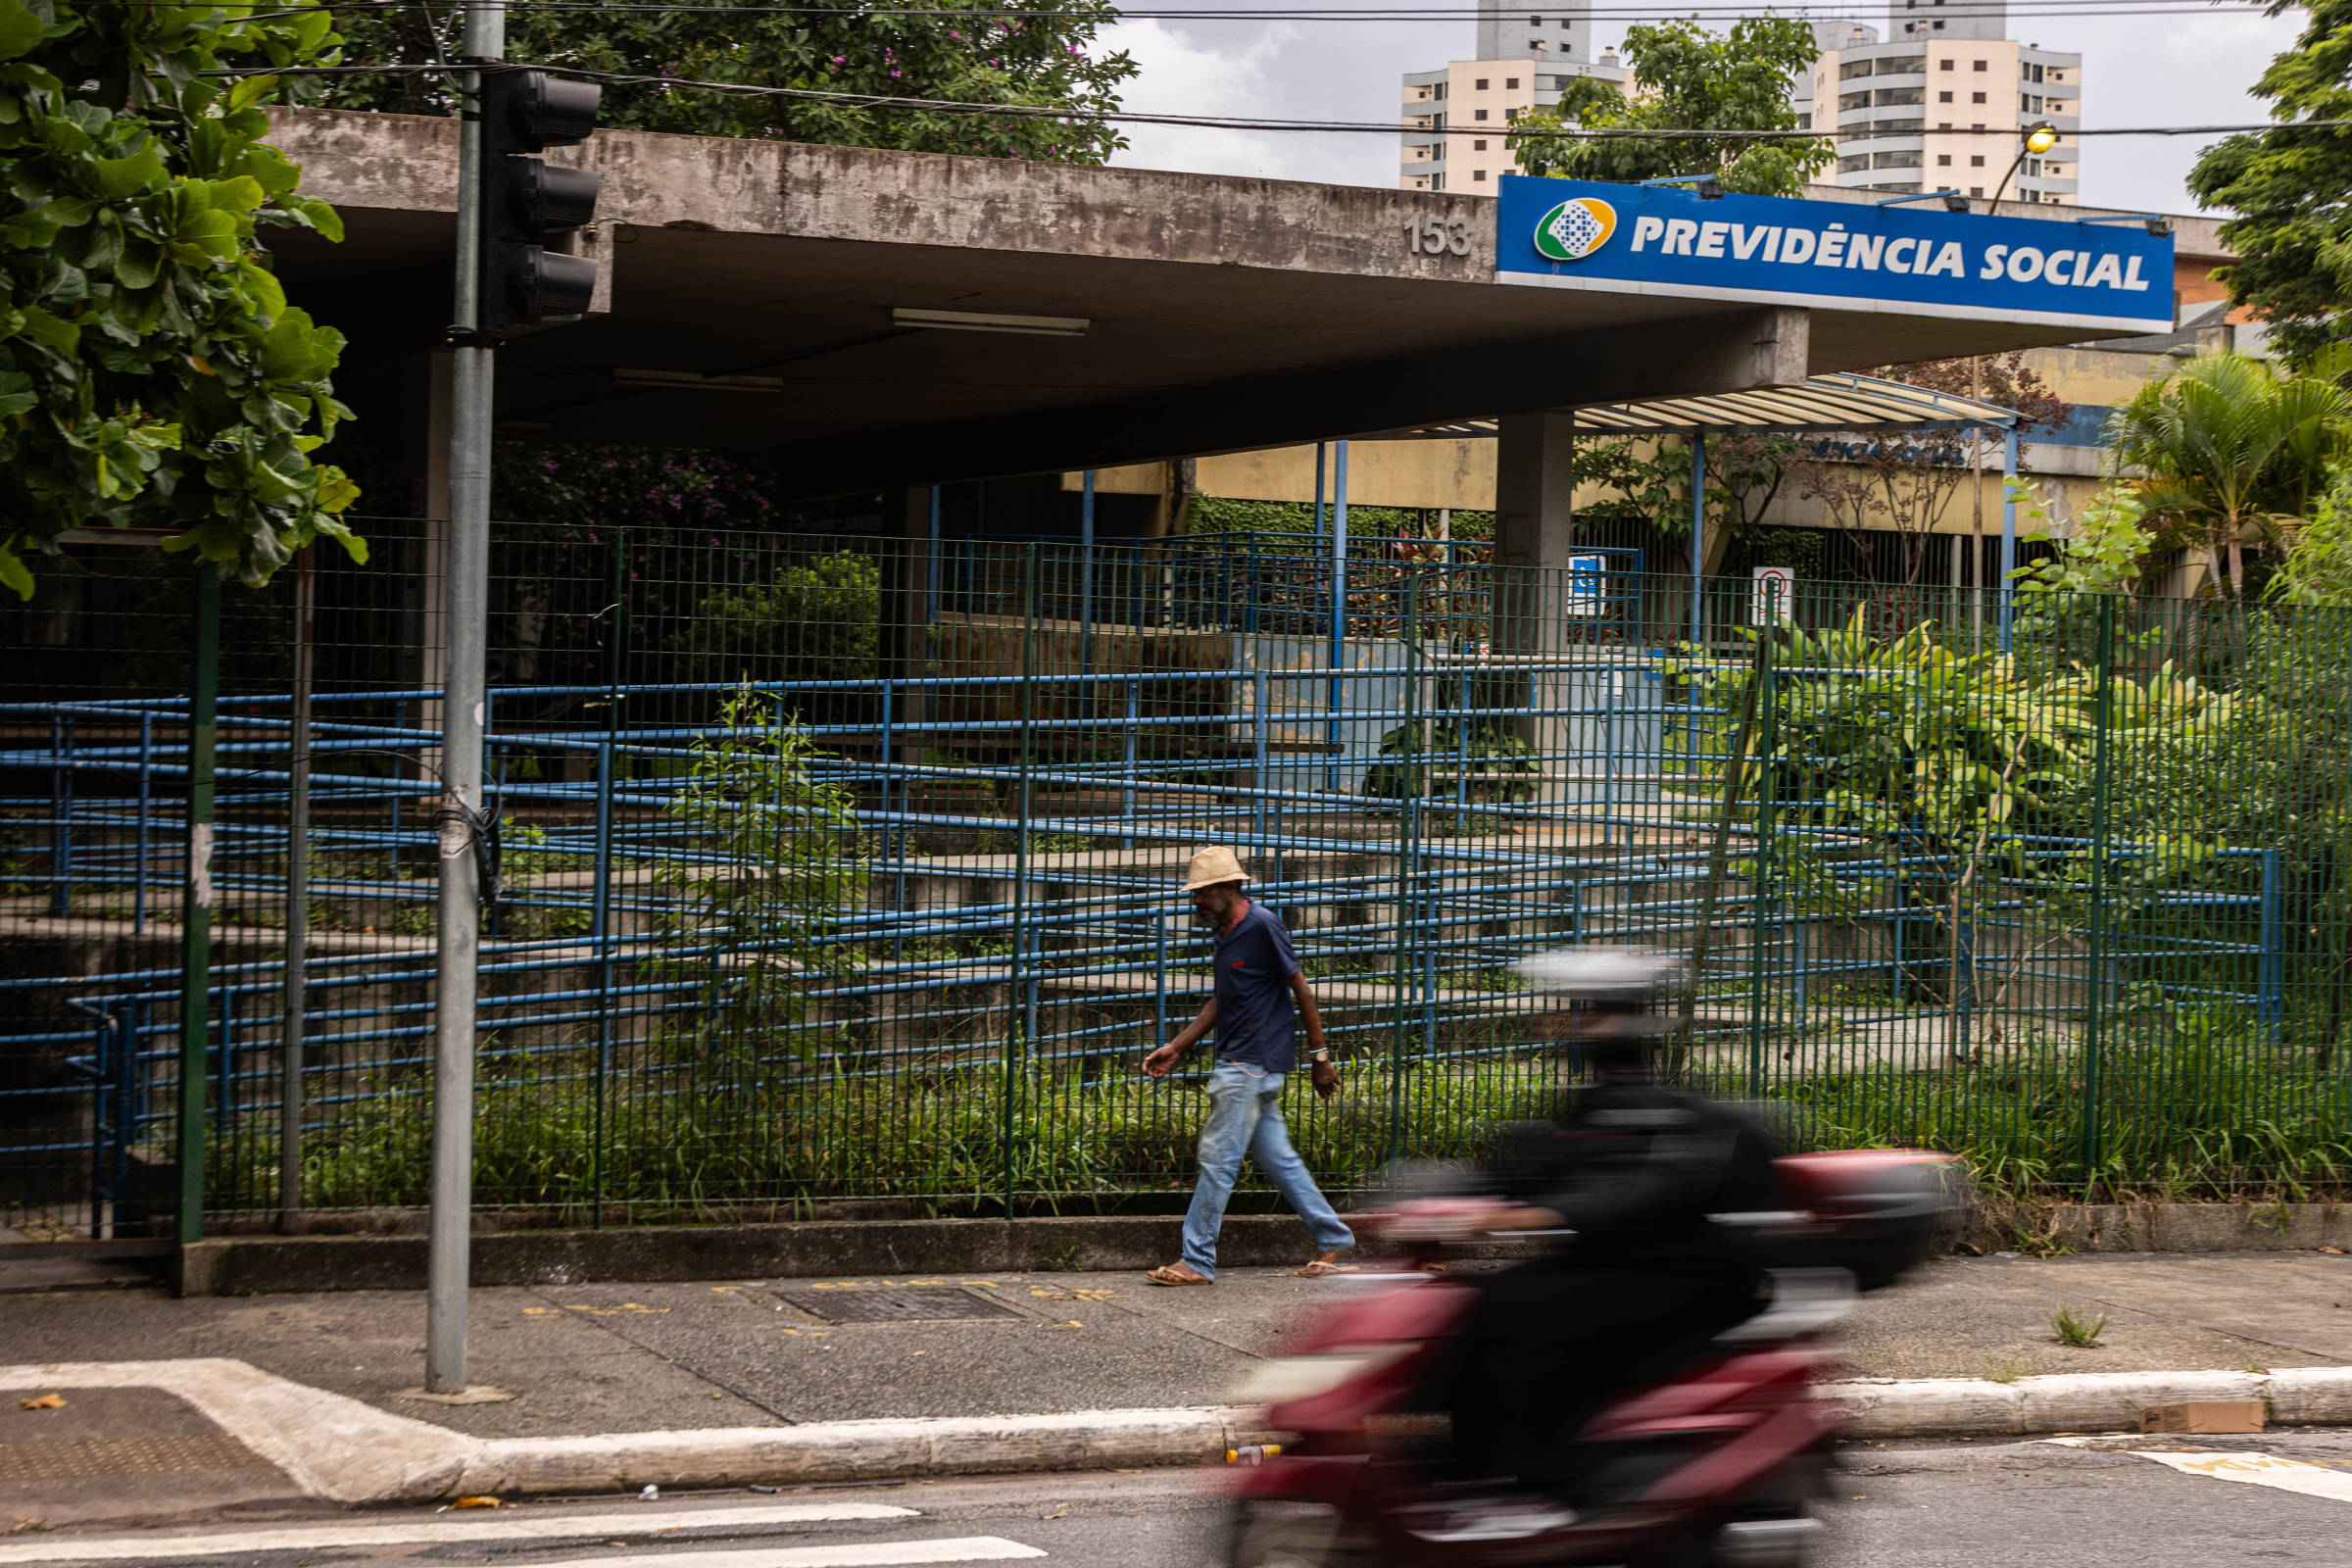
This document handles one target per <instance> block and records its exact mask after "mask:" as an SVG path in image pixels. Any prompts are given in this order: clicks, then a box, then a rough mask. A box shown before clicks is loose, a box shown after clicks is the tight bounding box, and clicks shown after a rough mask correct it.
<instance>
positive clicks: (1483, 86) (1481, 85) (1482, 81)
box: [1472, 61, 1985, 92]
mask: <svg viewBox="0 0 2352 1568" xmlns="http://www.w3.org/2000/svg"><path fill="white" fill-rule="evenodd" d="M1977 69H1978V70H1979V71H1983V70H1984V69H1985V64H1984V62H1983V61H1979V62H1978V63H1977ZM1472 85H1473V86H1475V87H1477V88H1478V90H1479V91H1480V92H1485V91H1486V90H1487V78H1486V77H1484V76H1481V77H1479V78H1478V80H1477V81H1476V82H1474V83H1472Z"/></svg>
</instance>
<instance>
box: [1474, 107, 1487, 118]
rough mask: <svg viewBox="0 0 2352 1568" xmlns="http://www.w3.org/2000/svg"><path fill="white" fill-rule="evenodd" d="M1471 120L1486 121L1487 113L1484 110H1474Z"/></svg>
mask: <svg viewBox="0 0 2352 1568" xmlns="http://www.w3.org/2000/svg"><path fill="white" fill-rule="evenodd" d="M1470 118H1471V119H1472V120H1484V119H1486V118H1487V112H1486V111H1485V110H1484V109H1473V110H1471V111H1470Z"/></svg>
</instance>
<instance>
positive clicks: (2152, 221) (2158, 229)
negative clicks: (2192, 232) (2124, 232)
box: [2075, 213, 2173, 239]
mask: <svg viewBox="0 0 2352 1568" xmlns="http://www.w3.org/2000/svg"><path fill="white" fill-rule="evenodd" d="M2075 221H2076V222H2078V223H2137V224H2139V225H2141V226H2142V227H2144V228H2145V229H2147V231H2148V232H2149V233H2151V234H2153V235H2155V236H2156V237H2157V238H2158V239H2162V238H2164V237H2165V236H2166V235H2167V234H2170V233H2171V232H2172V231H2173V221H2172V220H2171V219H2169V218H2167V217H2165V216H2164V214H2162V213H2102V214H2100V215H2099V216H2098V217H2096V218H2078V219H2076V220H2075Z"/></svg>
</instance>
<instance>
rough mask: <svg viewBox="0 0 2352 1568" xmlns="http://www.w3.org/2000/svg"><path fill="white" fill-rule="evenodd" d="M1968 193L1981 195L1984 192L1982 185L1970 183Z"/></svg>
mask: <svg viewBox="0 0 2352 1568" xmlns="http://www.w3.org/2000/svg"><path fill="white" fill-rule="evenodd" d="M1968 193H1969V194H1970V195H1971V196H1982V195H1984V194H1985V187H1984V186H1982V185H1971V186H1969V187H1968Z"/></svg>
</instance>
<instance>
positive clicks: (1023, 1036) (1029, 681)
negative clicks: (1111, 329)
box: [1003, 540, 1038, 1219]
mask: <svg viewBox="0 0 2352 1568" xmlns="http://www.w3.org/2000/svg"><path fill="white" fill-rule="evenodd" d="M1025 554H1026V556H1027V558H1028V559H1027V560H1026V562H1025V563H1024V564H1023V567H1022V574H1021V771H1020V777H1019V779H1018V780H1017V782H1016V784H1015V786H1014V787H1015V790H1016V801H1017V804H1016V806H1015V808H1014V812H1015V821H1014V824H1013V849H1012V985H1011V988H1010V989H1009V991H1008V992H1007V994H1006V997H1005V1000H1006V1002H1007V1003H1008V1004H1009V1005H1008V1006H1007V1007H1006V1009H1005V1010H1006V1011H1007V1012H1009V1013H1010V1014H1011V1017H1010V1018H1008V1019H1007V1020H1006V1022H1005V1090H1004V1100H1005V1107H1004V1151H1003V1152H1004V1158H1005V1218H1006V1219H1010V1218H1012V1214H1013V1206H1012V1201H1013V1193H1012V1188H1013V1144H1014V1142H1015V1141H1016V1140H1017V1138H1018V1137H1019V1129H1020V1120H1019V1117H1018V1115H1017V1114H1016V1109H1015V1105H1014V1102H1015V1101H1016V1100H1017V1099H1018V1098H1019V1095H1020V1073H1021V1059H1022V1056H1023V1055H1024V1054H1025V1053H1026V1052H1027V1050H1028V1047H1029V1041H1030V1036H1031V1034H1032V1033H1033V1032H1034V1028H1035V1024H1036V1017H1035V1014H1034V1012H1033V1010H1032V1008H1031V1005H1030V1001H1029V985H1030V974H1029V970H1030V965H1029V790H1030V778H1031V775H1032V773H1033V771H1034V770H1035V766H1036V752H1035V747H1036V728H1035V726H1036V722H1037V718H1036V704H1037V635H1038V626H1037V543H1036V541H1035V540H1031V541H1030V543H1029V545H1028V547H1027V549H1026V552H1025Z"/></svg>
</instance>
